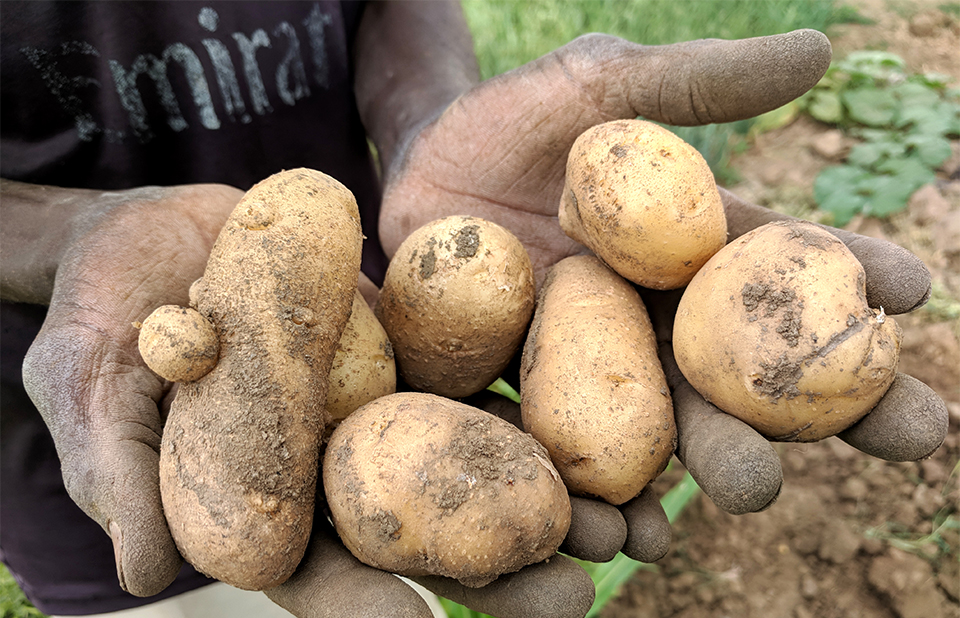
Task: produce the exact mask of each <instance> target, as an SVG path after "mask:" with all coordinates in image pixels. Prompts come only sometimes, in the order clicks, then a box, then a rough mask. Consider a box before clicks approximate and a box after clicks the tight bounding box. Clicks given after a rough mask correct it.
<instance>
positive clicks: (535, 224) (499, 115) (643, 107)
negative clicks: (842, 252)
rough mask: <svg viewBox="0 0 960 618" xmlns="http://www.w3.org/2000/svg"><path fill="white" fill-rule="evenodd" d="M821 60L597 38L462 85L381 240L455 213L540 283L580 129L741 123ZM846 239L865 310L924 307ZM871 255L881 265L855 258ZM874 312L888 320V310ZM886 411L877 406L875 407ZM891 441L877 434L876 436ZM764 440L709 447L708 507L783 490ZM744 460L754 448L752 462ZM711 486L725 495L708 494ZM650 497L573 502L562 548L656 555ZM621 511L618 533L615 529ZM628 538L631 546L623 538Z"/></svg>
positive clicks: (391, 199)
mask: <svg viewBox="0 0 960 618" xmlns="http://www.w3.org/2000/svg"><path fill="white" fill-rule="evenodd" d="M829 62H830V46H829V43H828V41H827V40H826V38H825V37H823V35H821V34H819V33H816V32H811V31H798V32H794V33H789V34H785V35H780V36H774V37H762V38H757V39H748V40H743V41H698V42H692V43H684V44H678V45H670V46H663V47H644V46H640V45H634V44H631V43H628V42H625V41H623V40H620V39H616V38H613V37H608V36H603V35H590V36H586V37H581V38H580V39H577V40H576V41H574V42H572V43H571V44H569V45H567V46H565V47H563V48H561V49H559V50H557V51H555V52H553V53H551V54H549V55H547V56H545V57H543V58H541V59H539V60H537V61H535V62H533V63H531V64H528V65H525V66H523V67H520V68H519V69H516V70H514V71H512V72H509V73H507V74H504V75H501V76H499V77H497V78H494V79H492V80H489V81H487V82H484V83H482V84H480V85H478V86H476V87H474V88H472V89H471V90H469V91H467V92H466V93H465V94H463V95H462V96H460V97H459V98H458V99H457V100H456V101H454V103H453V104H451V105H450V106H449V107H448V108H447V109H446V110H445V111H444V112H443V113H442V114H440V115H439V116H438V117H437V118H436V119H435V120H434V121H432V122H431V123H430V124H428V125H427V126H426V127H424V129H423V130H421V132H420V133H419V134H418V135H417V136H416V137H414V138H413V139H412V140H411V141H410V142H409V145H408V147H407V150H406V152H405V153H403V154H402V156H400V157H397V160H398V161H399V163H398V164H397V165H396V166H394V167H393V168H392V169H388V172H387V175H386V186H385V194H384V204H383V211H382V214H381V224H380V234H381V241H382V242H383V244H384V247H385V249H386V251H387V254H388V255H392V254H393V253H394V252H395V251H396V249H397V247H398V246H399V244H400V243H401V242H402V241H403V239H404V238H406V236H407V235H409V234H410V233H411V232H412V231H413V230H415V229H416V228H418V227H419V226H421V225H423V224H425V223H427V222H429V221H431V220H433V219H437V218H440V217H443V216H447V215H451V214H471V215H475V216H479V217H483V218H486V219H490V220H493V221H495V222H498V223H500V224H501V225H504V226H505V227H507V228H508V229H510V230H512V231H513V232H514V234H516V235H517V236H518V238H520V240H521V241H522V242H523V243H524V245H525V246H526V248H527V250H528V252H529V254H530V257H531V259H532V261H533V263H534V267H535V269H536V270H537V273H538V280H542V276H543V274H544V271H545V270H546V269H547V268H548V267H549V266H550V265H552V264H553V263H555V262H557V261H559V260H560V259H562V258H563V257H566V256H569V255H573V254H576V253H579V252H581V251H582V250H583V248H582V247H580V246H579V245H578V244H577V243H575V242H573V241H572V240H571V239H569V238H567V237H566V236H565V235H564V234H563V232H562V230H561V229H560V227H559V225H558V223H557V218H556V215H557V210H558V205H559V201H560V194H561V190H562V186H563V180H564V168H565V163H566V155H567V153H568V151H569V149H570V147H571V145H572V143H573V141H574V140H575V139H576V137H577V136H578V135H579V134H580V133H582V132H583V131H584V130H585V129H587V128H588V127H590V126H592V125H595V124H598V123H602V122H605V121H608V120H613V119H617V118H632V117H635V116H637V115H640V116H643V117H645V118H647V119H651V120H655V121H662V122H666V123H669V124H674V125H692V124H702V123H707V122H727V121H733V120H738V119H742V118H748V117H751V116H755V115H757V114H760V113H763V112H765V111H768V110H770V109H774V108H776V107H778V106H780V105H782V104H784V103H786V102H788V101H790V100H791V99H793V98H795V97H797V96H799V95H800V94H802V93H803V92H805V91H806V90H807V89H809V88H810V87H811V86H813V85H814V84H815V83H816V82H817V81H818V80H819V78H820V77H821V76H822V74H823V72H824V71H825V70H826V68H827V66H828V65H829ZM724 198H725V206H726V209H727V215H728V219H729V220H730V229H731V232H732V234H731V235H732V236H736V235H739V234H741V233H743V232H745V231H747V230H749V229H752V227H756V226H757V225H759V224H761V223H763V222H765V220H767V219H771V218H778V216H777V215H775V214H773V213H770V212H769V211H766V210H764V209H758V208H757V207H753V206H750V205H747V204H744V203H742V202H740V201H739V200H737V199H736V198H734V197H733V196H730V195H729V194H726V193H725V194H724ZM845 240H847V239H845ZM848 245H849V246H850V247H851V248H852V249H853V250H854V253H855V254H856V255H858V257H860V259H861V260H862V261H864V262H865V265H867V266H868V297H869V298H870V299H871V301H872V302H876V301H877V299H878V298H880V297H887V298H891V300H892V297H894V296H896V295H897V292H898V290H900V289H901V287H902V285H903V281H905V280H907V279H909V280H910V281H912V285H911V290H912V291H905V293H904V294H902V295H901V298H900V299H899V302H898V303H897V304H896V305H897V306H898V307H902V308H904V309H903V310H907V309H910V308H913V307H915V306H917V305H918V304H922V301H923V297H924V295H925V294H927V293H928V292H927V288H928V287H929V276H928V275H927V274H926V272H925V269H923V267H922V264H919V261H918V260H916V258H914V257H913V256H910V255H909V254H908V253H906V252H904V251H902V250H901V251H896V250H894V249H892V248H891V247H890V246H886V247H880V248H878V247H877V246H876V245H875V244H874V243H871V242H867V241H864V239H862V238H859V237H858V238H850V239H848ZM888 245H889V244H888ZM869 254H873V255H875V256H876V257H877V258H878V259H875V260H870V259H865V256H867V255H869ZM907 272H909V273H912V274H911V275H910V276H909V277H902V278H901V279H899V280H898V278H897V277H892V275H895V274H896V273H907ZM884 277H886V278H884ZM918 289H919V292H917V290H918ZM884 306H885V307H888V312H891V313H892V312H893V310H891V309H890V308H891V307H894V304H891V303H886V304H884ZM667 311H668V313H669V311H670V309H669V308H668V309H667ZM674 388H675V389H677V390H675V405H677V407H678V421H679V417H682V416H683V412H684V410H687V409H691V410H692V409H695V408H697V406H698V405H699V403H705V402H703V400H702V398H699V403H689V404H688V403H687V398H685V397H681V395H683V388H682V384H681V383H680V382H679V381H677V380H675V381H674ZM690 390H692V389H690ZM908 390H909V389H908ZM927 394H928V393H927ZM917 396H920V394H919V393H918V392H917V391H915V390H914V391H910V394H908V395H907V396H906V399H911V400H913V398H914V397H917ZM691 397H692V395H691ZM925 398H926V395H923V397H921V398H920V399H916V400H915V401H917V402H919V401H921V399H925ZM885 401H886V400H885ZM884 406H885V404H884V403H881V405H880V406H878V410H879V409H881V408H882V407H884ZM921 407H922V406H921ZM718 418H722V419H723V422H719V421H718V423H719V425H714V429H716V440H717V441H719V442H720V443H722V444H724V445H726V446H727V447H729V446H730V445H731V444H734V443H735V442H736V440H737V439H738V438H739V436H740V435H741V434H742V433H743V432H744V430H743V428H742V427H745V426H743V424H742V423H739V424H736V425H733V424H731V423H729V422H727V421H726V418H727V415H722V417H718ZM893 424H894V425H896V424H897V423H896V422H895V421H894V423H893ZM899 428H900V429H904V426H903V425H900V426H899ZM874 433H876V432H874ZM905 433H907V434H909V431H906V432H905ZM893 434H894V432H893V431H890V430H887V434H886V435H893ZM699 435H700V436H701V437H702V435H703V434H702V433H701V434H699ZM888 442H889V441H888ZM762 443H763V446H764V447H765V448H766V449H768V451H769V453H773V454H774V457H773V459H771V458H770V457H765V458H761V459H762V461H761V462H760V463H762V464H763V465H765V466H767V468H769V469H763V467H762V466H760V467H755V466H753V460H751V459H750V457H745V458H744V457H739V458H738V455H739V451H738V450H737V449H733V450H731V451H729V452H724V451H722V449H719V448H715V449H712V450H709V452H710V453H711V454H714V453H718V452H719V453H723V458H721V459H720V460H717V461H716V462H715V463H714V464H713V465H712V466H711V467H710V469H709V470H707V471H705V472H704V473H703V474H700V475H699V477H698V479H697V480H698V482H700V484H701V486H702V487H704V489H705V490H707V493H708V494H709V495H711V496H712V497H715V496H716V497H715V499H717V497H720V494H721V493H723V494H724V496H722V497H724V498H726V499H727V500H726V503H727V504H731V505H735V507H734V508H737V509H738V510H739V512H748V511H750V510H758V509H760V508H764V507H765V506H767V505H769V504H770V503H771V501H772V500H773V499H774V498H775V497H776V495H777V493H778V492H779V488H780V484H781V482H782V477H781V471H780V466H779V461H777V460H776V458H775V453H774V452H773V449H772V448H771V447H770V445H769V443H767V442H766V441H762ZM700 444H701V443H700V442H698V441H697V440H692V441H691V440H690V439H689V434H688V435H687V439H686V440H684V438H683V437H681V440H680V448H681V449H682V452H683V453H684V454H686V453H706V452H707V451H708V449H706V448H700ZM704 444H705V442H704ZM748 450H749V449H748ZM755 450H756V449H755ZM753 454H754V451H750V453H749V455H750V456H753ZM686 461H687V463H688V465H689V463H690V461H691V460H690V458H689V457H686ZM726 463H729V464H733V465H734V466H737V465H739V466H740V467H729V466H726V465H725V464H726ZM754 477H759V479H762V482H761V481H760V480H757V479H755V478H754ZM711 485H719V486H720V487H721V488H722V489H707V488H708V487H711ZM575 502H579V501H575ZM654 503H655V500H651V499H650V497H649V496H647V497H644V496H643V495H641V496H640V497H638V498H637V505H631V507H632V508H631V507H628V508H624V509H614V508H613V507H610V508H606V506H608V505H597V506H590V505H587V506H588V507H589V508H584V509H580V508H579V507H577V508H578V511H579V512H580V513H581V514H582V515H583V517H582V518H580V520H579V521H578V518H577V517H575V518H574V524H573V526H572V529H571V533H570V536H569V537H568V545H573V547H568V548H567V549H568V551H571V552H572V553H577V554H579V555H582V556H583V557H590V559H594V560H602V559H610V558H612V557H613V555H614V554H615V553H616V551H617V550H619V549H622V548H626V549H627V551H629V552H631V553H632V554H634V555H635V557H638V558H640V559H644V560H649V559H656V558H657V557H659V556H658V555H656V554H657V552H656V551H652V550H651V548H654V547H658V546H660V547H663V543H658V542H657V541H658V540H662V539H663V538H664V536H663V535H664V530H666V534H667V535H668V534H669V527H668V526H667V527H663V526H656V527H654V529H653V530H649V529H648V530H644V528H643V527H642V523H643V522H645V521H649V519H648V518H646V517H634V516H633V515H634V514H637V513H643V514H644V515H646V514H648V513H650V512H651V511H652V512H656V511H657V510H658V508H659V506H658V505H656V504H654ZM594 504H596V503H594ZM591 513H593V515H591ZM660 513H661V514H662V511H660ZM598 514H599V515H598ZM618 517H622V521H623V522H624V523H625V525H623V524H620V523H617V522H618ZM658 517H659V516H658ZM660 521H662V522H665V521H666V518H665V517H662V519H660ZM600 522H602V525H603V526H605V528H604V529H605V530H608V531H609V532H608V533H603V534H592V533H591V532H590V529H591V527H592V528H593V529H594V530H596V529H597V525H600ZM644 532H646V533H647V534H644ZM630 538H633V539H634V540H635V541H636V542H635V543H631V542H629V541H627V540H626V539H630ZM640 539H642V540H640ZM624 543H626V545H624ZM664 551H665V549H664ZM661 555H662V554H661ZM441 594H443V593H442V592H441ZM505 615H509V614H505ZM517 615H518V616H519V615H522V614H517Z"/></svg>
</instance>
